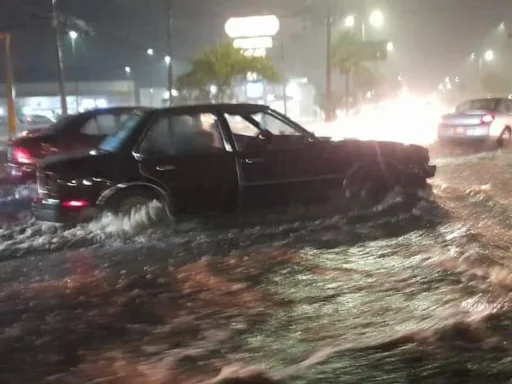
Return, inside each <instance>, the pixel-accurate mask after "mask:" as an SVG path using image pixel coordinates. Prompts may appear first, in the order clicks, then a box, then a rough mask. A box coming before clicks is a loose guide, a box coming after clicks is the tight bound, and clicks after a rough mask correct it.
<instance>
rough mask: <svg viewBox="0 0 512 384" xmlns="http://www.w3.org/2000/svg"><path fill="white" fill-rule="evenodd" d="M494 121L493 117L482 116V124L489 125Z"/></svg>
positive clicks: (489, 115) (488, 115)
mask: <svg viewBox="0 0 512 384" xmlns="http://www.w3.org/2000/svg"><path fill="white" fill-rule="evenodd" d="M493 121H494V115H491V114H487V115H483V116H482V123H484V124H491V123H492V122H493Z"/></svg>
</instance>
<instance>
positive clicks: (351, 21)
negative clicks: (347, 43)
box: [343, 15, 356, 28]
mask: <svg viewBox="0 0 512 384" xmlns="http://www.w3.org/2000/svg"><path fill="white" fill-rule="evenodd" d="M343 23H344V24H345V27H347V28H352V27H354V25H355V24H356V18H355V16H354V15H348V16H347V17H345V21H344V22H343Z"/></svg>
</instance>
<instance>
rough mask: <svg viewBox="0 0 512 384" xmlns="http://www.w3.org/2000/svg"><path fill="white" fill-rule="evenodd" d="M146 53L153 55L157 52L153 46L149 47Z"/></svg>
mask: <svg viewBox="0 0 512 384" xmlns="http://www.w3.org/2000/svg"><path fill="white" fill-rule="evenodd" d="M146 53H147V54H148V55H149V56H153V55H154V54H155V51H154V49H153V48H148V50H147V51H146Z"/></svg>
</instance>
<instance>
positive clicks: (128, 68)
mask: <svg viewBox="0 0 512 384" xmlns="http://www.w3.org/2000/svg"><path fill="white" fill-rule="evenodd" d="M124 71H125V73H126V76H130V74H131V73H132V69H131V68H130V67H124Z"/></svg>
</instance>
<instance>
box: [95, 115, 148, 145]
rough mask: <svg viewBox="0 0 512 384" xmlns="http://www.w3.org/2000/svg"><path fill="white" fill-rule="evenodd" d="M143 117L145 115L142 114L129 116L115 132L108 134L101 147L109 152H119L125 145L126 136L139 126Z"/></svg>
mask: <svg viewBox="0 0 512 384" xmlns="http://www.w3.org/2000/svg"><path fill="white" fill-rule="evenodd" d="M142 118H143V116H142V115H140V114H133V115H131V116H130V117H128V118H127V119H126V120H125V121H124V122H122V123H121V127H120V128H119V130H118V131H117V132H116V133H115V134H113V135H112V136H108V137H107V138H106V139H105V140H103V141H102V142H101V144H100V145H99V149H101V150H103V151H107V152H117V151H118V150H119V149H120V148H121V146H122V145H123V143H124V141H125V140H126V138H127V137H129V136H130V134H131V133H132V132H133V130H134V129H135V128H136V127H137V126H138V124H139V122H140V121H141V120H142Z"/></svg>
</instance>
